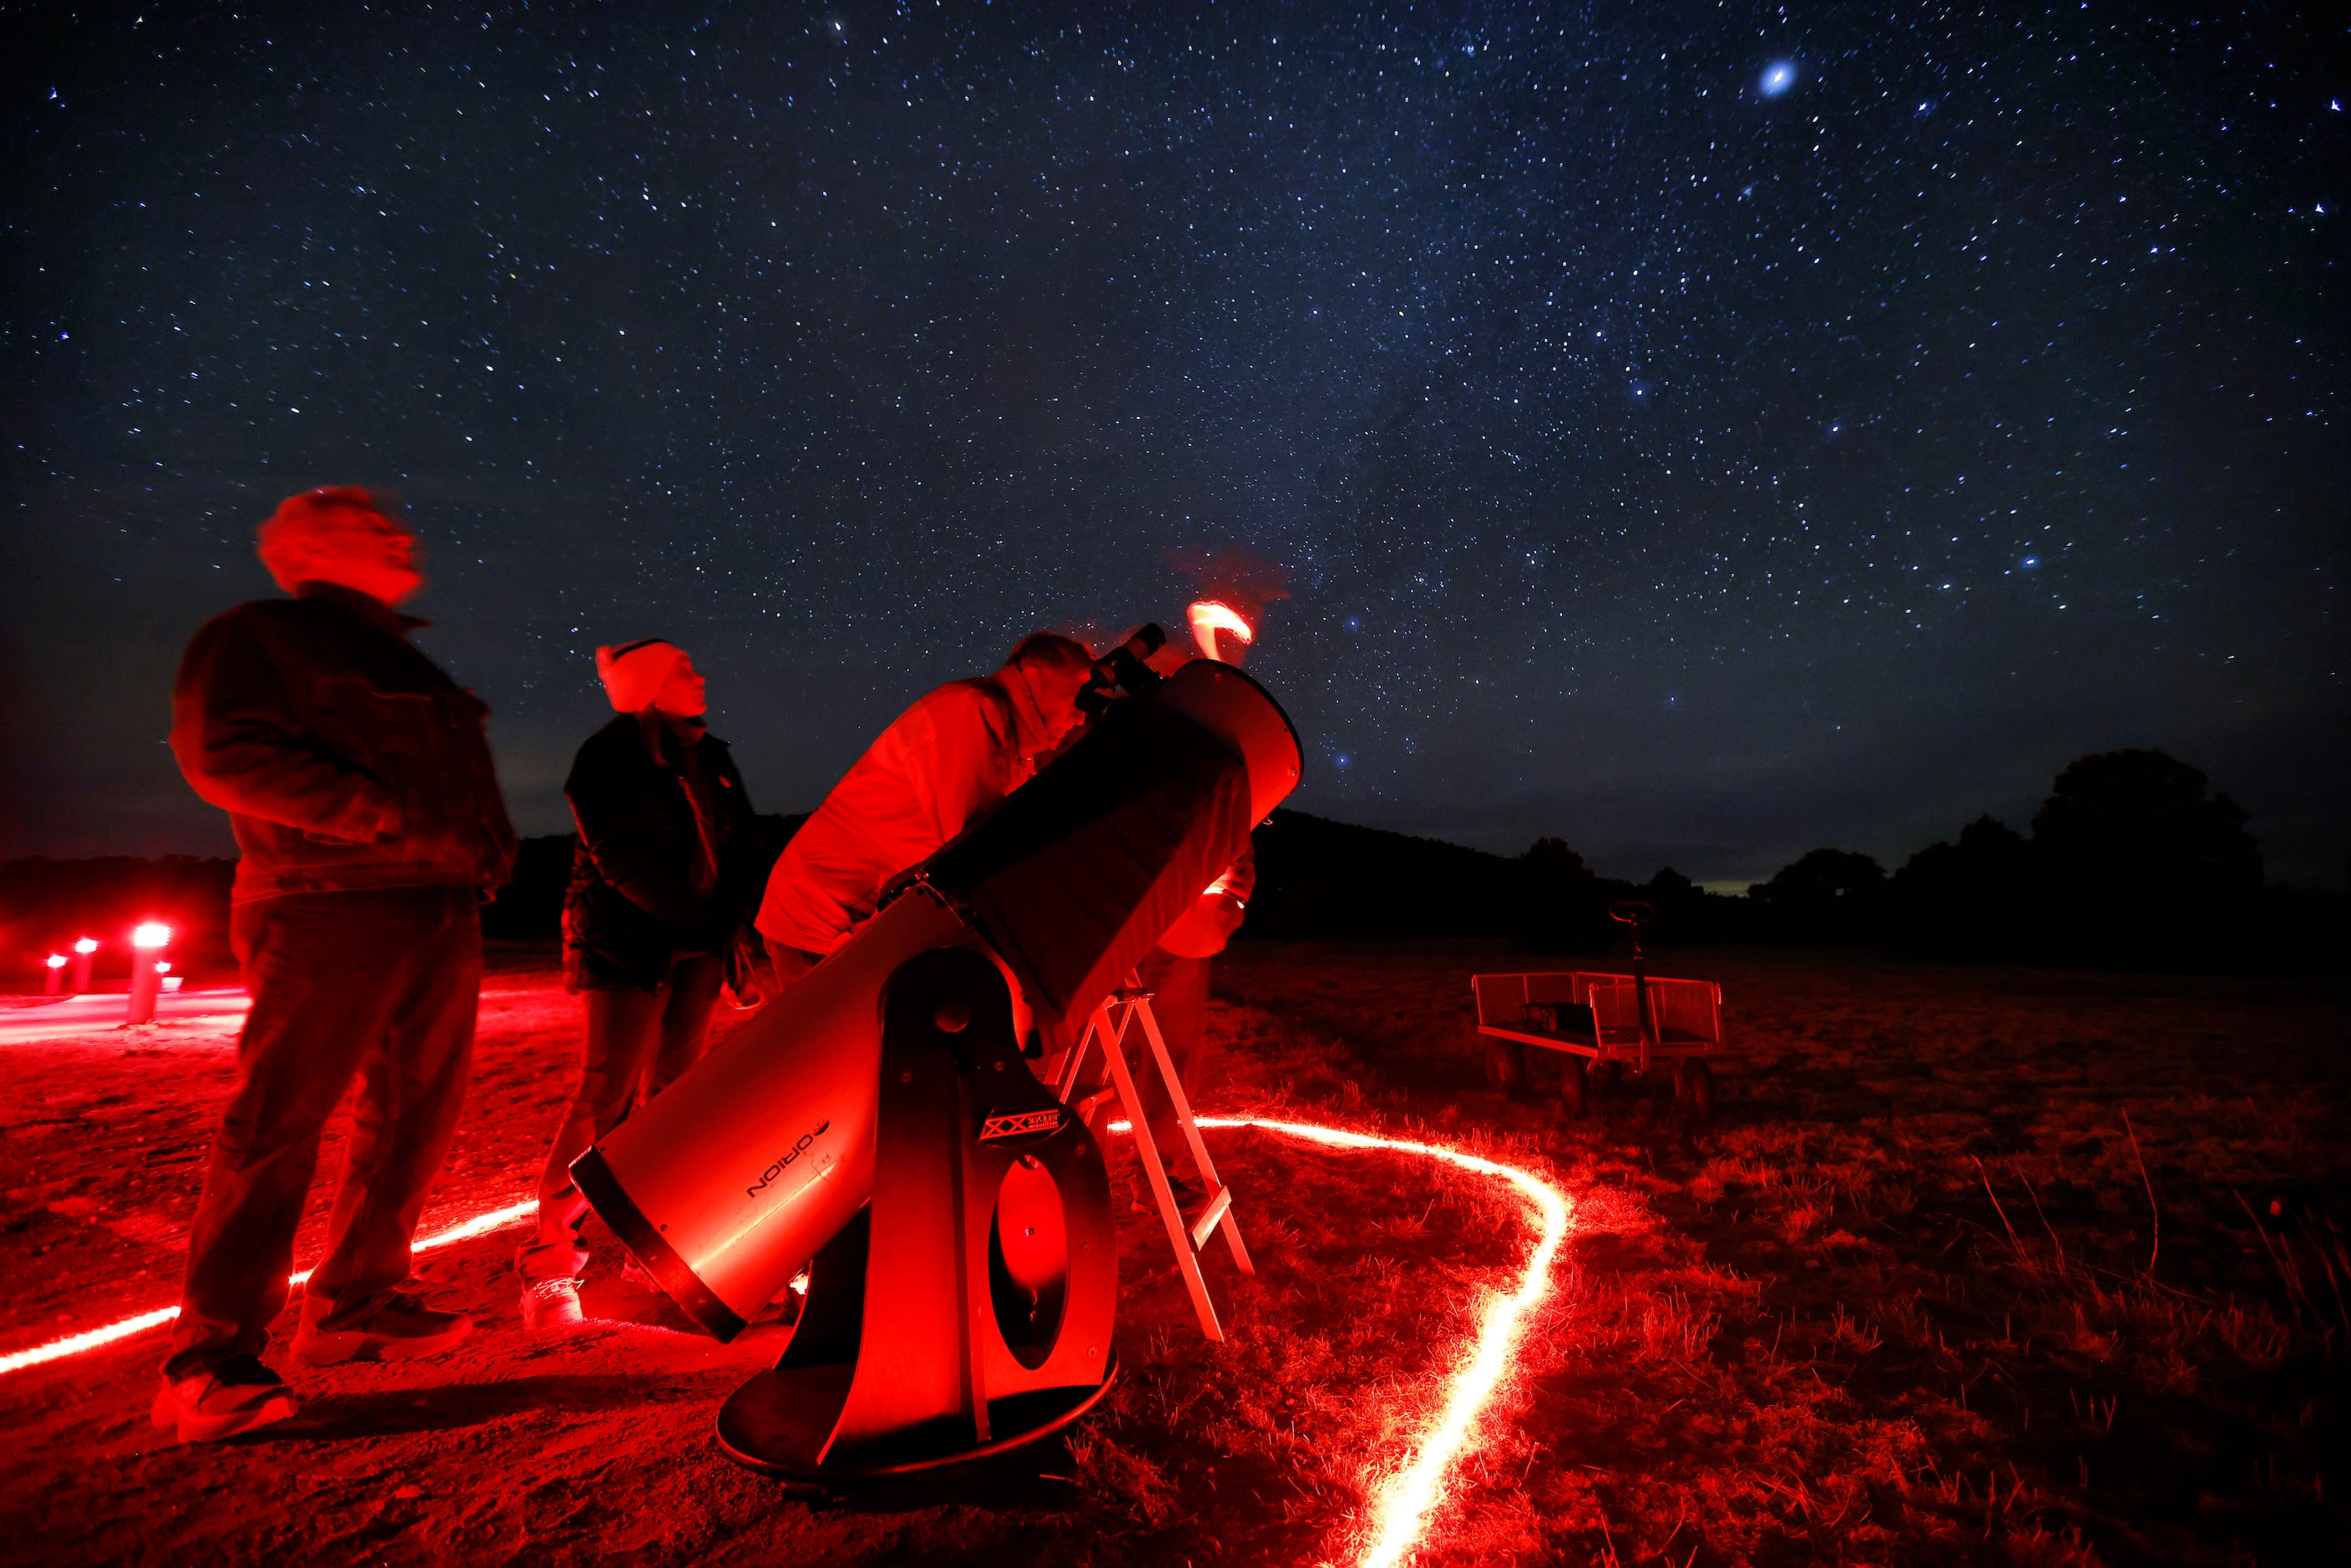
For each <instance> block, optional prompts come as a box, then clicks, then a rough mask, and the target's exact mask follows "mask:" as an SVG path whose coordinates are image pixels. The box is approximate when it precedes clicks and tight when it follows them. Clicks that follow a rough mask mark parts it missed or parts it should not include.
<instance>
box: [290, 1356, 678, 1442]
mask: <svg viewBox="0 0 2351 1568" xmlns="http://www.w3.org/2000/svg"><path fill="white" fill-rule="evenodd" d="M644 1403H645V1389H644V1385H643V1379H642V1378H638V1379H634V1380H632V1379H631V1378H630V1377H629V1376H627V1375H622V1374H618V1373H613V1374H596V1373H572V1374H568V1375H548V1376H540V1377H513V1378H494V1379H492V1380H489V1381H485V1382H480V1383H453V1384H443V1385H439V1386H436V1387H430V1388H401V1389H385V1390H381V1391H380V1392H370V1393H333V1394H329V1393H322V1394H319V1395H316V1396H312V1397H311V1398H309V1399H308V1400H307V1401H306V1402H305V1403H304V1405H303V1407H302V1411H301V1414H300V1415H298V1416H294V1417H292V1418H291V1419H289V1420H286V1421H281V1422H279V1423H278V1424H277V1425H276V1426H274V1427H269V1428H267V1429H266V1431H265V1432H263V1433H259V1434H256V1436H257V1437H262V1438H263V1439H264V1440H266V1441H268V1442H299V1441H317V1440H319V1439H329V1438H349V1437H400V1436H405V1435H413V1434H415V1433H421V1432H455V1431H463V1430H465V1428H467V1427H482V1426H487V1425H489V1424H490V1423H492V1422H495V1421H501V1420H504V1419H506V1418H507V1417H509V1416H525V1415H534V1414H540V1413H545V1412H549V1411H559V1412H562V1413H564V1414H567V1415H575V1416H577V1415H594V1414H598V1413H601V1412H604V1411H617V1410H622V1409H631V1408H642V1407H643V1405H644Z"/></svg>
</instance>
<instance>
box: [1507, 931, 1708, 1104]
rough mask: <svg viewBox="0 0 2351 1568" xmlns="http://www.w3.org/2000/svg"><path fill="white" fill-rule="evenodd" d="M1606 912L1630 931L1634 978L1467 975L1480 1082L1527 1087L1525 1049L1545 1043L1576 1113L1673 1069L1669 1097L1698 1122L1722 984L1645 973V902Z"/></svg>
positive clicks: (1576, 973)
mask: <svg viewBox="0 0 2351 1568" xmlns="http://www.w3.org/2000/svg"><path fill="white" fill-rule="evenodd" d="M1608 913H1609V915H1611V916H1613V917H1614V918H1615V919H1616V920H1618V921H1620V922H1622V923H1623V924H1625V925H1630V926H1631V927H1632V928H1633V972H1632V973H1631V974H1629V975H1612V974H1595V973H1591V972H1587V971H1584V970H1581V969H1578V970H1571V971H1567V972H1565V973H1556V972H1555V973H1550V974H1518V975H1472V976H1470V977H1469V990H1470V995H1471V996H1472V997H1473V998H1475V999H1476V1003H1477V1009H1478V1032H1479V1034H1480V1035H1483V1036H1485V1037H1486V1039H1485V1044H1486V1078H1487V1082H1489V1083H1491V1084H1492V1085H1493V1086H1494V1087H1495V1088H1496V1089H1499V1090H1500V1091H1501V1092H1504V1093H1506V1094H1512V1095H1515V1094H1520V1093H1523V1092H1525V1090H1526V1087H1527V1056H1526V1048H1527V1047H1528V1046H1531V1045H1538V1046H1541V1047H1542V1048H1544V1049H1545V1050H1547V1051H1559V1052H1560V1053H1561V1054H1562V1055H1563V1056H1564V1057H1565V1058H1566V1064H1567V1071H1566V1073H1565V1075H1564V1077H1563V1078H1562V1081H1561V1085H1560V1099H1561V1102H1562V1105H1563V1106H1564V1108H1565V1109H1566V1111H1567V1113H1568V1114H1569V1115H1571V1116H1581V1115H1583V1113H1584V1110H1585V1108H1586V1106H1587V1105H1588V1104H1589V1103H1590V1101H1591V1100H1592V1098H1593V1096H1594V1095H1595V1094H1597V1093H1600V1092H1604V1091H1605V1090H1606V1089H1608V1088H1610V1087H1613V1086H1614V1084H1615V1083H1616V1082H1617V1081H1618V1080H1619V1079H1620V1078H1621V1077H1622V1076H1623V1075H1624V1074H1625V1072H1627V1071H1630V1072H1633V1073H1636V1074H1641V1075H1646V1074H1647V1073H1649V1072H1651V1071H1665V1070H1667V1069H1670V1070H1671V1071H1672V1072H1673V1075H1674V1097H1675V1098H1676V1099H1677V1100H1680V1101H1682V1102H1684V1103H1685V1104H1686V1105H1687V1107H1688V1110H1689V1113H1690V1116H1691V1118H1692V1119H1693V1120H1694V1121H1697V1122H1698V1123H1701V1124H1703V1123H1705V1122H1707V1121H1708V1120H1709V1119H1711V1118H1712V1116H1713V1114H1714V1071H1713V1068H1712V1067H1711V1065H1710V1064H1709V1063H1710V1059H1711V1058H1713V1057H1715V1056H1718V1055H1719V1054H1721V1052H1722V988H1721V987H1720V986H1719V985H1717V984H1716V983H1715V982H1714V981H1712V980H1678V979H1667V978H1662V977H1657V976H1654V975H1651V974H1649V973H1648V972H1647V967H1646V964H1645V963H1644V961H1643V958H1642V954H1641V926H1642V925H1644V924H1646V922H1647V920H1648V919H1649V918H1650V913H1651V912H1650V909H1649V906H1648V905H1647V904H1639V903H1630V902H1628V903H1623V904H1614V905H1612V906H1611V907H1610V909H1609V911H1608Z"/></svg>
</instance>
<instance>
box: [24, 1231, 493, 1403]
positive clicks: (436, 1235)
mask: <svg viewBox="0 0 2351 1568" xmlns="http://www.w3.org/2000/svg"><path fill="white" fill-rule="evenodd" d="M537 1213H538V1202H537V1201H536V1200H534V1201H532V1202H529V1203H510V1204H508V1205H507V1206H506V1207H504V1208H494V1209H491V1210H490V1211H489V1212H488V1213H486V1214H477V1215H475V1216H474V1218H471V1219H464V1220H460V1221H458V1222H457V1223H456V1224H455V1225H452V1226H450V1227H449V1228H447V1229H445V1230H436V1231H434V1232H433V1233H432V1234H431V1235H429V1236H420V1237H418V1238H417V1239H416V1240H415V1242H414V1244H413V1246H412V1247H411V1248H410V1250H412V1251H415V1252H430V1251H432V1250H433V1249H434V1248H436V1247H450V1246H454V1245H455V1244H456V1243H458V1242H460V1241H470V1240H472V1239H474V1238H475V1237H476V1236H483V1235H486V1234H488V1233H489V1232H490V1231H493V1230H498V1229H502V1228H505V1227H507V1226H509V1225H512V1224H514V1223H516V1222H517V1220H523V1219H528V1218H530V1217H531V1216H532V1215H534V1214H537ZM309 1277H310V1270H308V1269H305V1270H302V1271H301V1272H300V1273H298V1274H295V1275H291V1276H289V1277H288V1278H287V1281H286V1282H287V1284H289V1285H299V1284H300V1283H302V1281H305V1280H308V1278H309ZM179 1315H180V1309H179V1308H177V1307H158V1308H156V1309H155V1310H154V1311H153V1312H141V1313H140V1314H139V1315H138V1316H136V1317H129V1318H123V1319H120V1320H119V1321H117V1322H110V1323H108V1324H106V1325H105V1326H104V1327H102V1328H94V1329H87V1330H84V1331H83V1332H82V1333H77V1334H68V1335H66V1336H65V1337H64V1338H63V1339H53V1340H51V1341H49V1343H47V1344H37V1345H34V1346H32V1347H30V1348H29V1349H26V1350H19V1351H11V1352H10V1353H9V1354H6V1355H0V1376H5V1375H7V1374H8V1373H11V1372H22V1371H24V1370H25V1369H26V1367H28V1366H40V1365H42V1364H46V1363H48V1362H52V1361H64V1360H66V1359H67V1358H68V1357H69V1356H76V1355H80V1354H84V1353H85V1352H88V1351H93V1350H97V1349H99V1347H101V1346H104V1345H110V1344H112V1343H114V1342H115V1341H117V1340H120V1339H129V1338H130V1337H131V1335H133V1334H142V1333H146V1332H147V1331H148V1330H149V1329H159V1328H162V1326H163V1325H164V1324H165V1323H168V1322H172V1320H173V1319H174V1318H177V1317H178V1316H179Z"/></svg>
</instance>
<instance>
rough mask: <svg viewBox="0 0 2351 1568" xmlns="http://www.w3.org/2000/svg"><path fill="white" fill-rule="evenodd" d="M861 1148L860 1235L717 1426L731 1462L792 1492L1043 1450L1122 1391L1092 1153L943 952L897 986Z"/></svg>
mask: <svg viewBox="0 0 2351 1568" xmlns="http://www.w3.org/2000/svg"><path fill="white" fill-rule="evenodd" d="M874 1136H875V1147H874V1162H873V1199H872V1205H871V1207H870V1208H869V1209H868V1211H867V1217H866V1218H865V1220H864V1221H863V1222H862V1223H852V1224H851V1225H850V1226H848V1227H846V1228H844V1229H843V1230H842V1231H841V1234H840V1235H839V1236H837V1237H836V1238H834V1239H833V1240H832V1241H831V1242H830V1243H828V1244H827V1245H826V1246H825V1247H824V1248H823V1249H821V1250H820V1251H819V1252H818V1253H817V1255H816V1257H815V1259H814V1260H812V1261H811V1262H810V1266H809V1281H808V1295H807V1298H806V1300H805V1301H803V1303H802V1305H801V1309H800V1318H799V1324H798V1326H797V1327H796V1328H795V1329H794V1331H793V1333H792V1339H791V1343H790V1344H789V1346H787V1347H786V1349H785V1351H784V1354H783V1359H782V1360H781V1361H779V1362H778V1363H777V1364H776V1366H775V1368H774V1369H773V1370H772V1371H768V1372H763V1373H761V1374H759V1375H758V1376H757V1377H754V1378H753V1379H751V1381H750V1382H748V1383H747V1384H745V1385H743V1386H742V1387H741V1388H739V1389H737V1390H736V1392H735V1394H734V1396H733V1397H731V1398H729V1399H728V1400H727V1401H726V1406H725V1408H724V1409H723V1410H721V1411H720V1413H719V1417H718V1437H719V1441H720V1442H721V1443H722V1444H723V1445H724V1446H725V1447H726V1451H727V1453H728V1454H730V1455H731V1456H733V1457H734V1458H736V1459H737V1460H738V1461H739V1462H741V1463H742V1464H744V1465H747V1466H748V1467H750V1468H751V1469H756V1470H758V1471H761V1472H762V1473H764V1474H767V1475H771V1476H775V1477H778V1479H782V1480H783V1481H784V1482H785V1483H786V1484H787V1485H788V1486H789V1487H792V1488H794V1489H795V1490H804V1491H815V1492H823V1491H829V1490H833V1488H835V1487H836V1486H838V1485H840V1484H841V1483H842V1482H844V1481H847V1480H852V1479H871V1478H873V1477H877V1476H883V1475H893V1474H903V1473H905V1472H908V1471H913V1470H919V1469H930V1468H932V1467H934V1466H937V1465H943V1464H947V1463H951V1462H954V1461H956V1460H960V1459H967V1458H977V1457H978V1456H980V1455H983V1454H988V1453H993V1452H996V1451H998V1450H999V1449H1003V1448H1012V1447H1015V1446H1017V1445H1019V1444H1021V1443H1025V1442H1029V1441H1030V1440H1032V1439H1034V1438H1038V1437H1043V1436H1045V1435H1046V1434H1047V1433H1049V1432H1052V1431H1054V1430H1056V1429H1058V1428H1060V1427H1063V1426H1065V1425H1067V1424H1068V1423H1070V1422H1071V1421H1074V1420H1075V1419H1077V1418H1078V1417H1079V1416H1081V1415H1083V1414H1084V1413H1085V1412H1086V1411H1087V1410H1088V1409H1090V1408H1091V1407H1092V1406H1093V1404H1094V1402H1095V1401H1096V1400H1098V1399H1100V1398H1101V1397H1102V1394H1103V1392H1104V1391H1105V1390H1106V1389H1107V1388H1108V1387H1109V1386H1110V1382H1111V1379H1112V1377H1113V1376H1114V1375H1115V1374H1116V1371H1117V1364H1116V1360H1115V1358H1114V1357H1113V1354H1112V1351H1111V1327H1112V1319H1113V1314H1114V1312H1115V1311H1116V1305H1117V1296H1118V1263H1117V1250H1116V1247H1117V1240H1116V1234H1115V1231H1114V1229H1113V1222H1112V1219H1111V1212H1110V1186H1109V1182H1108V1178H1107V1176H1106V1175H1105V1173H1104V1171H1103V1168H1102V1151H1101V1149H1100V1148H1099V1147H1098V1146H1097V1145H1095V1143H1094V1140H1093V1136H1092V1134H1090V1133H1088V1132H1087V1131H1086V1127H1085V1124H1084V1123H1083V1122H1082V1121H1081V1119H1079V1118H1078V1117H1077V1116H1075V1115H1073V1114H1071V1113H1069V1112H1068V1111H1066V1110H1064V1109H1063V1108H1062V1106H1061V1103H1060V1102H1059V1101H1057V1100H1056V1099H1055V1098H1054V1097H1053V1093H1052V1092H1051V1091H1050V1089H1048V1088H1047V1087H1046V1086H1045V1085H1044V1084H1042V1083H1040V1082H1038V1081H1037V1078H1036V1076H1035V1075H1034V1074H1033V1073H1031V1072H1030V1071H1029V1067H1028V1064H1027V1063H1026V1062H1025V1061H1022V1060H1021V1057H1020V1042H1019V1040H1018V1039H1017V1038H1016V1037H1015V1036H1014V1033H1013V1028H1012V1004H1011V997H1010V994H1009V992H1008V990H1007V988H1006V987H1005V984H1004V979H1003V977H1002V975H1001V974H1000V973H999V972H998V969H997V967H996V966H995V965H993V964H991V963H989V962H988V960H987V958H986V957H984V956H981V955H979V954H977V953H975V952H972V951H970V950H969V949H967V948H956V947H946V948H937V949H934V950H933V951H931V952H928V953H925V954H922V955H920V956H916V957H914V958H912V959H909V960H908V961H907V962H906V963H905V964H904V965H903V966H902V967H900V968H899V969H898V971H897V972H896V973H895V974H894V975H893V976H892V977H891V979H890V984H889V989H888V992H887V995H886V998H885V999H884V1002H883V1029H882V1083H881V1101H880V1105H879V1107H878V1115H877V1119H876V1123H875V1128H874Z"/></svg>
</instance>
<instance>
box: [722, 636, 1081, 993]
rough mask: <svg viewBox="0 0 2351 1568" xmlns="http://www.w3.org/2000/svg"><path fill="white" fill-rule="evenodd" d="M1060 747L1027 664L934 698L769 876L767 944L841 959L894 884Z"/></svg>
mask: <svg viewBox="0 0 2351 1568" xmlns="http://www.w3.org/2000/svg"><path fill="white" fill-rule="evenodd" d="M1050 741H1051V736H1050V732H1049V730H1048V729H1047V727H1046V723H1045V719H1044V716H1043V715H1042V713H1041V712H1040V709H1039V707H1038V704H1037V699H1036V697H1035V695H1034V694H1033V692H1032V690H1031V688H1030V686H1029V681H1028V677H1027V675H1026V674H1024V673H1023V672H1022V670H1021V669H1020V667H1019V665H1015V664H1008V665H1006V666H1005V667H1004V668H1003V669H1001V670H998V672H997V673H996V674H993V675H987V676H983V677H981V678H979V679H977V680H968V681H956V682H953V683H951V684H949V685H944V686H941V687H939V688H938V689H937V690H936V691H935V692H933V693H931V694H930V695H928V696H925V697H924V698H923V699H922V700H921V701H920V702H918V703H916V704H915V705H914V706H913V707H910V708H908V709H907V710H906V711H905V712H904V713H903V714H901V715H899V716H898V717H897V719H896V720H895V721H894V722H893V723H892V724H891V726H890V727H889V728H888V729H886V730H883V732H882V737H881V738H880V739H878V740H876V741H875V742H874V743H873V744H872V746H871V747H867V748H866V752H865V755H864V756H862V757H861V758H858V759H857V762H856V764H855V765H854V766H853V767H852V768H850V770H849V771H848V773H847V774H845V775H844V776H843V777H842V779H841V782H840V783H838V784H836V785H834V786H833V787H832V792H831V794H829V795H827V796H826V797H825V798H824V804H823V805H821V806H819V807H818V808H817V810H816V812H815V814H814V815H812V816H810V818H809V820H808V822H807V824H806V825H805V826H804V827H802V828H801V829H800V831H799V832H797V833H795V834H794V835H792V841H791V842H790V843H789V844H788V845H786V846H785V848H784V852H783V855H782V857H781V858H780V859H779V860H778V861H777V862H776V868H775V870H774V871H773V872H772V873H769V874H768V889H767V894H766V896H765V898H764V899H763V900H762V901H761V903H760V905H759V915H758V920H757V921H756V922H755V924H756V925H758V929H759V934H760V935H761V936H765V937H766V938H767V939H768V941H770V942H775V943H780V944H782V945H783V946H787V947H797V948H799V949H800V950H801V951H803V952H808V953H818V954H826V953H831V952H832V951H833V950H834V949H835V948H837V947H839V946H841V944H842V943H843V942H846V941H847V940H848V939H849V934H850V931H851V930H852V927H854V926H855V925H858V924H859V923H860V922H862V921H863V920H864V919H866V918H867V917H868V916H870V915H872V913H873V910H874V906H875V904H876V903H877V901H878V900H879V898H880V895H881V893H882V889H883V887H884V886H885V885H886V884H887V883H889V882H890V880H891V879H892V878H893V877H894V876H896V875H897V874H898V873H900V872H902V871H904V870H905V869H906V868H907V867H909V866H911V865H914V863H915V862H919V861H922V860H925V859H927V858H928V857H929V856H930V855H931V854H932V853H933V852H935V851H936V850H937V849H938V848H939V846H940V845H942V844H944V843H946V841H948V840H949V839H952V838H954V837H955V836H956V834H957V833H960V832H962V831H964V829H965V828H967V827H968V826H970V825H971V824H972V823H973V822H974V821H977V820H978V819H979V818H981V817H983V816H985V815H987V812H989V811H990V810H994V809H995V807H996V806H997V804H998V802H1000V801H1001V800H1003V799H1004V798H1005V797H1006V796H1007V795H1009V794H1010V793H1012V791H1013V790H1015V789H1019V787H1020V786H1021V785H1022V784H1025V783H1027V782H1028V781H1029V778H1030V777H1031V776H1033V775H1034V774H1035V772H1036V771H1037V767H1038V764H1039V763H1040V761H1041V760H1042V759H1043V757H1044V754H1045V752H1046V750H1047V749H1048V747H1049V746H1050Z"/></svg>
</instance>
